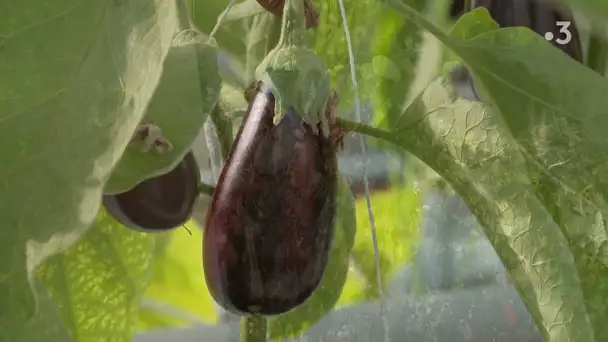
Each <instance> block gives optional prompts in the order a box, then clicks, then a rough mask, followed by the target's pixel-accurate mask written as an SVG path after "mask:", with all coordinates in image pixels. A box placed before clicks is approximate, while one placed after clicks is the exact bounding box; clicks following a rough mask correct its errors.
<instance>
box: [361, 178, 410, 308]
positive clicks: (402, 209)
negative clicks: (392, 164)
mask: <svg viewBox="0 0 608 342" xmlns="http://www.w3.org/2000/svg"><path fill="white" fill-rule="evenodd" d="M372 208H373V210H374V214H375V217H376V226H377V227H378V247H379V250H380V271H381V274H380V275H381V279H382V283H383V284H384V285H386V284H387V283H388V281H390V279H391V278H392V276H394V275H395V272H396V271H398V270H401V269H402V268H403V266H404V265H405V264H406V263H407V262H408V261H409V260H410V259H411V257H412V254H413V252H414V249H415V247H416V246H417V245H418V242H419V239H418V238H419V230H418V227H419V223H420V198H419V197H418V193H417V192H416V191H415V190H414V189H413V188H412V187H407V188H404V189H399V188H395V189H394V190H391V191H390V192H386V193H377V194H375V195H374V197H373V201H372ZM367 215H368V214H367V207H366V203H365V201H360V202H358V203H357V222H358V225H357V237H356V240H355V246H354V248H353V251H352V255H351V258H352V260H353V263H354V265H355V267H357V270H358V271H359V272H360V274H361V276H362V277H363V278H364V281H363V283H364V284H365V287H364V292H362V293H358V294H357V295H356V296H357V297H358V298H359V300H361V299H363V300H371V299H376V298H378V283H377V281H376V263H375V257H374V246H373V243H372V241H373V239H372V231H371V226H370V223H369V218H368V217H367ZM385 290H386V289H385Z"/></svg>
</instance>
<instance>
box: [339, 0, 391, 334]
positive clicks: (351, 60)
mask: <svg viewBox="0 0 608 342" xmlns="http://www.w3.org/2000/svg"><path fill="white" fill-rule="evenodd" d="M338 3H339V4H340V12H341V14H342V22H343V24H344V33H345V35H346V44H347V46H348V60H349V63H350V75H351V78H352V83H353V92H354V97H355V120H356V121H357V122H361V105H360V103H359V85H358V83H357V73H356V71H355V54H354V52H353V43H352V40H351V37H350V30H349V28H348V20H347V16H346V8H345V7H344V1H343V0H338ZM359 142H360V144H361V153H362V154H363V188H364V190H365V202H366V204H367V215H368V216H369V223H370V226H371V229H372V240H373V243H374V259H375V262H376V282H377V284H378V295H379V296H380V315H381V318H382V323H383V326H384V340H385V341H388V340H389V328H388V322H387V321H386V314H385V313H386V306H385V303H384V290H383V289H382V273H381V272H380V248H379V247H378V234H377V230H376V220H375V219H374V212H373V210H372V201H371V198H370V194H369V183H368V181H367V166H366V165H367V154H366V148H365V136H364V135H362V134H360V135H359Z"/></svg>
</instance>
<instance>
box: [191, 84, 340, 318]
mask: <svg viewBox="0 0 608 342" xmlns="http://www.w3.org/2000/svg"><path fill="white" fill-rule="evenodd" d="M273 116H274V96H273V94H272V92H271V91H270V89H268V88H267V87H265V86H264V85H263V84H262V83H261V82H260V83H259V84H258V88H257V92H256V93H255V96H254V97H253V101H252V102H251V103H250V105H249V108H248V110H247V114H246V116H245V118H244V120H243V123H242V124H241V127H240V129H239V132H238V135H237V137H236V140H235V143H234V145H233V146H232V149H231V152H230V154H229V156H228V158H227V161H226V164H225V166H224V168H223V170H222V173H221V175H220V178H219V181H218V185H217V187H216V190H215V192H214V195H213V198H212V202H211V206H210V208H209V210H208V213H207V219H206V223H205V226H204V237H203V265H204V271H205V279H206V281H207V287H208V289H209V291H210V293H211V295H212V296H213V298H214V299H215V300H216V301H217V302H218V303H219V304H220V305H221V306H222V307H224V308H225V309H226V310H228V311H230V312H232V313H235V314H239V315H278V314H282V313H285V312H287V311H289V310H291V309H293V308H295V307H296V306H298V305H299V304H301V303H303V302H304V301H305V300H306V299H307V298H309V297H310V295H311V294H312V293H313V291H314V290H315V289H316V288H317V286H318V285H319V282H320V281H321V278H322V276H323V273H324V272H325V269H326V266H327V262H328V259H329V253H330V249H331V244H332V239H333V234H334V223H335V222H334V221H335V216H336V205H337V204H336V201H337V199H336V196H337V186H338V180H337V159H336V143H335V141H334V140H333V139H332V138H331V137H324V136H323V134H321V133H319V134H315V133H313V130H312V128H311V127H310V126H309V125H308V124H306V123H305V122H304V121H303V120H302V119H301V118H300V116H299V115H298V114H297V113H296V112H295V111H294V110H293V109H290V111H289V112H288V113H287V114H286V115H285V117H283V119H282V121H281V122H280V123H279V124H278V125H276V126H275V125H274V124H273Z"/></svg>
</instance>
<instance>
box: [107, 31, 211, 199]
mask: <svg viewBox="0 0 608 342" xmlns="http://www.w3.org/2000/svg"><path fill="white" fill-rule="evenodd" d="M217 63H218V61H217V45H216V43H215V42H214V41H209V39H208V38H207V37H206V36H204V35H202V34H200V33H196V32H194V31H182V32H180V33H178V34H177V35H176V37H175V38H174V39H173V42H172V44H171V48H170V49H169V53H168V54H167V57H166V58H165V60H164V62H163V70H164V72H163V74H162V77H161V79H160V81H159V85H158V87H157V88H156V90H155V92H154V95H153V96H152V99H151V100H150V104H149V106H148V109H147V111H146V114H145V116H144V118H143V121H142V122H151V123H154V124H155V125H156V126H158V127H159V128H160V129H161V130H162V134H163V137H164V138H165V139H167V140H168V141H169V142H170V143H171V145H172V150H171V151H168V152H165V153H163V154H162V155H159V154H158V153H155V152H153V151H148V152H145V151H142V150H141V149H140V148H139V146H136V145H134V146H129V147H128V148H127V149H126V150H125V152H124V154H123V156H122V158H121V159H120V161H119V163H118V165H117V166H116V167H115V168H114V170H113V172H112V176H111V178H110V180H108V182H107V183H106V187H105V189H104V192H105V193H120V192H124V191H127V190H129V189H131V188H133V187H134V186H135V185H137V184H138V183H140V182H142V181H143V180H145V179H148V178H151V177H156V176H159V175H162V174H165V173H167V172H169V171H171V170H172V169H173V168H175V166H176V165H177V164H178V163H179V162H181V160H182V159H183V158H184V155H185V154H186V153H188V151H189V150H190V148H191V145H192V143H193V142H194V139H195V138H196V136H197V135H198V133H199V131H200V127H201V126H202V125H203V123H204V122H205V120H206V119H207V117H208V115H209V113H211V111H212V110H213V108H214V107H215V106H216V105H217V104H218V100H219V95H220V88H221V79H220V75H219V70H218V66H217ZM193 75H195V76H198V77H192V76H193Z"/></svg>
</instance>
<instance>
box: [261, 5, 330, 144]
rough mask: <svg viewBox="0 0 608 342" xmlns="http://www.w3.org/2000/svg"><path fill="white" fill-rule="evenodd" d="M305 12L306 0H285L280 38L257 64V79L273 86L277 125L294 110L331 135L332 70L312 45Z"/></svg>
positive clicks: (314, 128) (321, 130)
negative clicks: (327, 67)
mask: <svg viewBox="0 0 608 342" xmlns="http://www.w3.org/2000/svg"><path fill="white" fill-rule="evenodd" d="M305 12H306V11H305V6H304V2H303V1H302V0H285V7H284V10H283V21H282V26H281V35H280V37H279V42H278V43H277V46H276V47H275V48H274V49H272V50H271V51H270V52H269V53H268V55H267V56H266V57H265V58H264V60H263V61H262V62H261V63H260V65H259V66H258V67H257V68H256V80H258V81H262V82H264V84H265V85H266V86H267V87H269V88H270V89H271V90H272V94H273V96H274V99H275V101H274V102H275V108H274V118H273V122H274V124H275V125H278V124H279V123H280V122H281V120H282V119H283V118H284V117H285V116H286V115H287V114H288V113H289V112H290V111H291V110H293V111H295V113H297V114H298V115H300V117H301V119H302V120H303V121H304V122H305V123H307V124H308V125H309V126H310V127H311V128H312V129H313V131H314V133H317V132H320V133H321V134H323V135H325V136H326V137H328V136H329V135H330V130H329V122H328V120H327V118H326V116H325V110H326V108H327V105H328V103H329V100H330V97H331V85H330V78H329V72H328V71H327V69H326V68H325V66H324V65H323V61H322V60H321V58H320V57H319V56H318V55H317V54H316V53H315V52H314V51H313V50H312V49H311V48H310V47H309V46H308V39H307V35H308V32H307V31H306V27H305Z"/></svg>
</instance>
